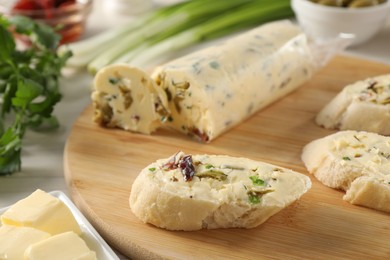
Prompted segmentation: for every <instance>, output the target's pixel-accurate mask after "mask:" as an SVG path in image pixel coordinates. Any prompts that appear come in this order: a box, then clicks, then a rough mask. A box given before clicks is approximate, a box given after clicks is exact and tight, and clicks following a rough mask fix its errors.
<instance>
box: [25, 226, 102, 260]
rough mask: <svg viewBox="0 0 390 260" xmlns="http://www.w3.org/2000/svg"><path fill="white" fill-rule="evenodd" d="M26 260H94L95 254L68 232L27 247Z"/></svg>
mask: <svg viewBox="0 0 390 260" xmlns="http://www.w3.org/2000/svg"><path fill="white" fill-rule="evenodd" d="M24 257H25V259H26V260H53V259H56V260H96V259H97V258H96V254H95V252H94V251H91V250H90V249H89V248H88V246H87V244H86V243H85V242H84V240H83V239H81V237H79V236H78V235H77V234H76V233H74V232H72V231H70V232H65V233H62V234H58V235H55V236H52V237H50V238H48V239H46V240H43V241H41V242H38V243H35V244H33V245H31V246H29V247H28V248H27V250H26V252H25V254H24Z"/></svg>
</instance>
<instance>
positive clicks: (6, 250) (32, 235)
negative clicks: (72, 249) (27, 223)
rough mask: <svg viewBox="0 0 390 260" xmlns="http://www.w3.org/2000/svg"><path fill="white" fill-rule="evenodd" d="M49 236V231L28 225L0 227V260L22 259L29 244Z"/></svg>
mask: <svg viewBox="0 0 390 260" xmlns="http://www.w3.org/2000/svg"><path fill="white" fill-rule="evenodd" d="M49 237H50V234H49V233H46V232H43V231H40V230H38V229H35V228H30V227H15V226H8V225H3V226H1V227H0V260H23V259H24V258H23V254H24V251H25V250H26V249H27V247H29V246H30V245H32V244H34V243H37V242H40V241H42V240H45V239H47V238H49Z"/></svg>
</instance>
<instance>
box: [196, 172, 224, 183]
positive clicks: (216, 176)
mask: <svg viewBox="0 0 390 260" xmlns="http://www.w3.org/2000/svg"><path fill="white" fill-rule="evenodd" d="M195 176H197V177H198V178H200V179H201V178H212V179H216V180H219V181H224V180H226V179H227V175H226V174H225V173H223V172H221V171H216V170H208V171H205V172H201V173H197V174H195Z"/></svg>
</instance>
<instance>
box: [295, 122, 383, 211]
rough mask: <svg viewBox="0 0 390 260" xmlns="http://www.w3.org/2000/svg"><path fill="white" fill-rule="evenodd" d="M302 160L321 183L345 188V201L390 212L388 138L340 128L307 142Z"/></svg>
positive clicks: (336, 187)
mask: <svg viewBox="0 0 390 260" xmlns="http://www.w3.org/2000/svg"><path fill="white" fill-rule="evenodd" d="M302 161H303V162H304V164H305V166H306V168H307V169H308V171H309V172H310V173H312V174H314V176H315V177H316V178H317V179H318V180H319V181H321V182H322V183H323V184H325V185H326V186H329V187H332V188H335V189H341V190H344V191H346V194H345V196H344V198H343V199H344V200H346V201H349V202H350V203H352V204H355V205H361V206H366V207H369V208H374V209H378V210H382V211H385V212H390V137H386V136H382V135H378V134H375V133H369V132H364V131H351V130H350V131H340V132H338V133H335V134H332V135H329V136H326V137H324V138H321V139H318V140H315V141H312V142H311V143H309V144H307V145H306V146H305V147H304V149H303V153H302Z"/></svg>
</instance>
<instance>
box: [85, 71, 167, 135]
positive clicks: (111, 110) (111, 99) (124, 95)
mask: <svg viewBox="0 0 390 260" xmlns="http://www.w3.org/2000/svg"><path fill="white" fill-rule="evenodd" d="M159 91H162V90H161V89H158V88H157V86H156V84H155V82H154V81H153V80H152V79H151V78H150V77H149V76H148V75H147V74H146V73H145V72H143V71H141V70H139V69H137V68H134V67H131V66H128V65H111V66H108V67H106V68H104V69H102V70H100V71H99V73H98V74H97V75H96V77H95V80H94V91H93V93H92V100H93V106H94V109H95V114H94V121H95V122H97V123H99V124H101V125H104V126H107V127H119V128H123V129H125V130H129V131H134V132H140V133H144V134H150V133H151V132H153V131H154V130H155V129H156V128H157V127H158V126H159V125H160V122H161V121H164V120H163V117H164V118H166V114H167V113H166V111H165V108H166V107H167V101H166V97H165V95H164V94H165V93H159Z"/></svg>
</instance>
